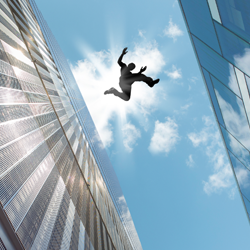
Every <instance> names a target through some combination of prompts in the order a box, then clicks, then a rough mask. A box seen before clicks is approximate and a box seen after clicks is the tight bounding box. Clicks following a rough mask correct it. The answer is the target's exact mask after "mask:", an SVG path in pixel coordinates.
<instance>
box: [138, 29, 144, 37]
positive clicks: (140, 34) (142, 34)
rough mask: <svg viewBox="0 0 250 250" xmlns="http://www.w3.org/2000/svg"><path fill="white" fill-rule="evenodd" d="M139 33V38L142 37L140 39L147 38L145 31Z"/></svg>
mask: <svg viewBox="0 0 250 250" xmlns="http://www.w3.org/2000/svg"><path fill="white" fill-rule="evenodd" d="M138 33H139V36H140V37H143V38H145V36H144V33H145V31H143V30H139V31H138Z"/></svg>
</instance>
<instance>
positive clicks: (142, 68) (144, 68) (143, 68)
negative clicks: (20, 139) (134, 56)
mask: <svg viewBox="0 0 250 250" xmlns="http://www.w3.org/2000/svg"><path fill="white" fill-rule="evenodd" d="M146 69H147V66H145V67H141V69H140V71H139V72H138V73H137V74H138V75H139V74H141V73H142V72H144V71H145V70H146Z"/></svg>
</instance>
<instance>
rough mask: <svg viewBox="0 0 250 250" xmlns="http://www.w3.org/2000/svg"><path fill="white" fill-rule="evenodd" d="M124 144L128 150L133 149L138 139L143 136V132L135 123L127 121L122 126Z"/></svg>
mask: <svg viewBox="0 0 250 250" xmlns="http://www.w3.org/2000/svg"><path fill="white" fill-rule="evenodd" d="M122 133H123V144H124V146H125V148H126V150H127V151H128V152H132V151H133V146H134V145H136V141H137V139H138V138H140V137H141V132H140V130H139V129H137V128H136V127H135V126H134V125H133V124H131V123H127V124H125V125H124V126H123V128H122Z"/></svg>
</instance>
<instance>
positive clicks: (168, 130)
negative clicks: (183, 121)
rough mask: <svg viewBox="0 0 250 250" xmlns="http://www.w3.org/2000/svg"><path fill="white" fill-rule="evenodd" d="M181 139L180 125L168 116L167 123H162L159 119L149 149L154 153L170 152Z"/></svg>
mask: <svg viewBox="0 0 250 250" xmlns="http://www.w3.org/2000/svg"><path fill="white" fill-rule="evenodd" d="M179 139H180V137H179V134H178V125H177V124H176V123H175V122H174V121H173V120H172V119H171V118H170V117H167V121H166V122H165V123H161V122H159V121H158V120H157V121H156V122H155V130H154V134H153V136H152V138H151V142H150V145H149V148H148V149H149V151H150V152H151V153H154V154H157V153H164V152H165V153H166V154H168V153H169V152H170V151H171V150H172V149H173V148H174V146H175V145H176V143H177V142H178V140H179Z"/></svg>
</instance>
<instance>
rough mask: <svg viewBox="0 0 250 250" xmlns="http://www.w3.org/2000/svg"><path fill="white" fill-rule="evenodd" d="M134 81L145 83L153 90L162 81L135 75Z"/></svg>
mask: <svg viewBox="0 0 250 250" xmlns="http://www.w3.org/2000/svg"><path fill="white" fill-rule="evenodd" d="M133 80H134V81H137V82H140V81H142V82H145V83H147V85H148V86H149V87H151V88H152V87H153V86H154V85H155V84H156V83H158V82H159V81H160V79H156V80H153V79H152V78H151V77H148V76H145V75H144V74H136V75H133Z"/></svg>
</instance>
